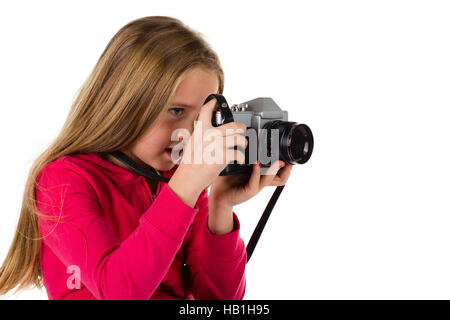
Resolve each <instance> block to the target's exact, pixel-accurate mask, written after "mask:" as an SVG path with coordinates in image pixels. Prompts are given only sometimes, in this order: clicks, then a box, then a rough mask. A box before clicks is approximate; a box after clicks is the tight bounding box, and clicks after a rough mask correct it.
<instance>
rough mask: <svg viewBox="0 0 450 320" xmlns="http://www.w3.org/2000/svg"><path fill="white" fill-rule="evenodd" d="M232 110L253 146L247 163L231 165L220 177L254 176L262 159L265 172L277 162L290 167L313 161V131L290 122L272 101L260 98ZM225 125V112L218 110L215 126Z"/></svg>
mask: <svg viewBox="0 0 450 320" xmlns="http://www.w3.org/2000/svg"><path fill="white" fill-rule="evenodd" d="M223 104H225V103H223ZM222 107H226V106H225V105H222ZM229 108H230V110H231V114H232V116H233V119H234V121H236V122H242V123H244V124H245V125H246V127H247V131H246V133H245V136H246V138H247V140H248V142H249V143H248V146H247V148H246V149H245V164H238V163H237V162H235V163H230V164H228V166H227V167H226V168H225V169H224V170H223V171H222V172H221V174H220V175H230V174H236V173H250V172H251V171H252V170H251V169H252V164H253V163H255V162H256V161H258V160H259V161H260V162H261V168H262V173H263V172H264V169H265V168H268V167H270V165H271V164H272V163H273V162H275V161H277V160H282V161H284V162H285V163H286V164H296V163H299V164H303V163H305V162H306V161H308V160H309V157H310V156H311V153H312V148H313V136H312V132H311V130H310V129H309V127H308V126H307V125H305V124H297V123H296V122H289V121H288V112H287V111H286V110H282V109H281V108H280V107H279V106H278V105H277V104H276V103H275V101H274V100H273V99H272V98H256V99H253V100H249V101H246V102H243V103H239V104H233V105H232V106H231V107H229ZM223 122H224V118H223V114H222V112H220V111H216V112H215V123H216V124H217V125H221V124H223ZM235 148H236V149H241V148H239V147H235ZM241 150H242V149H241ZM242 151H243V152H244V150H242Z"/></svg>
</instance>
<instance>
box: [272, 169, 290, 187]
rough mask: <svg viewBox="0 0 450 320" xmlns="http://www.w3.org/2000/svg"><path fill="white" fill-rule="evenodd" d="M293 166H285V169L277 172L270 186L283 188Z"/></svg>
mask: <svg viewBox="0 0 450 320" xmlns="http://www.w3.org/2000/svg"><path fill="white" fill-rule="evenodd" d="M293 167H294V166H293V165H286V166H285V167H283V168H281V170H280V171H278V174H277V175H276V176H275V177H274V179H273V180H272V182H271V184H270V185H271V186H284V185H285V184H286V182H287V180H288V179H289V176H290V174H291V171H292V168H293Z"/></svg>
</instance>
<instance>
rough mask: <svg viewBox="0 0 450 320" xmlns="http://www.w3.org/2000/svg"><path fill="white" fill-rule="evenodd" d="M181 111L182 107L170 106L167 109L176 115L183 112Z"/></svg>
mask: <svg viewBox="0 0 450 320" xmlns="http://www.w3.org/2000/svg"><path fill="white" fill-rule="evenodd" d="M177 111H179V112H177ZM183 111H184V110H183V108H170V109H169V112H170V113H172V115H174V116H176V117H178V116H180V115H181V114H182V113H183Z"/></svg>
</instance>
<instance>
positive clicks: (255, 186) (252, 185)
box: [247, 162, 261, 196]
mask: <svg viewBox="0 0 450 320" xmlns="http://www.w3.org/2000/svg"><path fill="white" fill-rule="evenodd" d="M260 179H261V168H260V166H259V165H258V162H256V163H254V164H253V171H252V174H251V176H250V179H249V180H248V184H247V188H248V191H249V193H250V194H251V195H252V196H255V195H256V194H257V193H258V192H259V190H260V189H259V181H260Z"/></svg>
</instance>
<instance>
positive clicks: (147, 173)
mask: <svg viewBox="0 0 450 320" xmlns="http://www.w3.org/2000/svg"><path fill="white" fill-rule="evenodd" d="M110 154H111V155H112V156H113V157H114V158H116V159H117V160H119V161H120V162H122V163H124V164H126V165H128V166H129V167H131V168H133V170H134V171H136V172H137V173H138V174H139V175H141V176H144V177H147V178H149V179H153V180H156V181H162V182H169V181H170V179H169V178H166V177H163V176H160V175H158V174H157V173H156V170H155V169H154V168H151V169H147V168H144V167H143V166H141V165H140V164H138V163H137V162H135V161H134V160H132V159H130V158H129V157H128V156H127V155H126V154H124V153H123V152H122V151H119V150H118V151H113V152H110ZM283 188H284V186H279V187H277V188H276V189H275V192H274V193H273V195H272V197H271V198H270V200H269V203H268V204H267V206H266V209H265V210H264V213H263V214H262V216H261V218H260V220H259V222H258V224H257V225H256V228H255V230H254V231H253V234H252V236H251V238H250V240H249V242H248V244H247V247H246V250H247V262H248V261H249V260H250V257H251V256H252V254H253V251H254V250H255V247H256V244H257V243H258V240H259V238H260V237H261V234H262V232H263V230H264V227H265V226H266V223H267V220H268V219H269V216H270V214H271V213H272V210H273V207H274V206H275V203H276V202H277V200H278V197H279V196H280V194H281V191H283Z"/></svg>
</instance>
